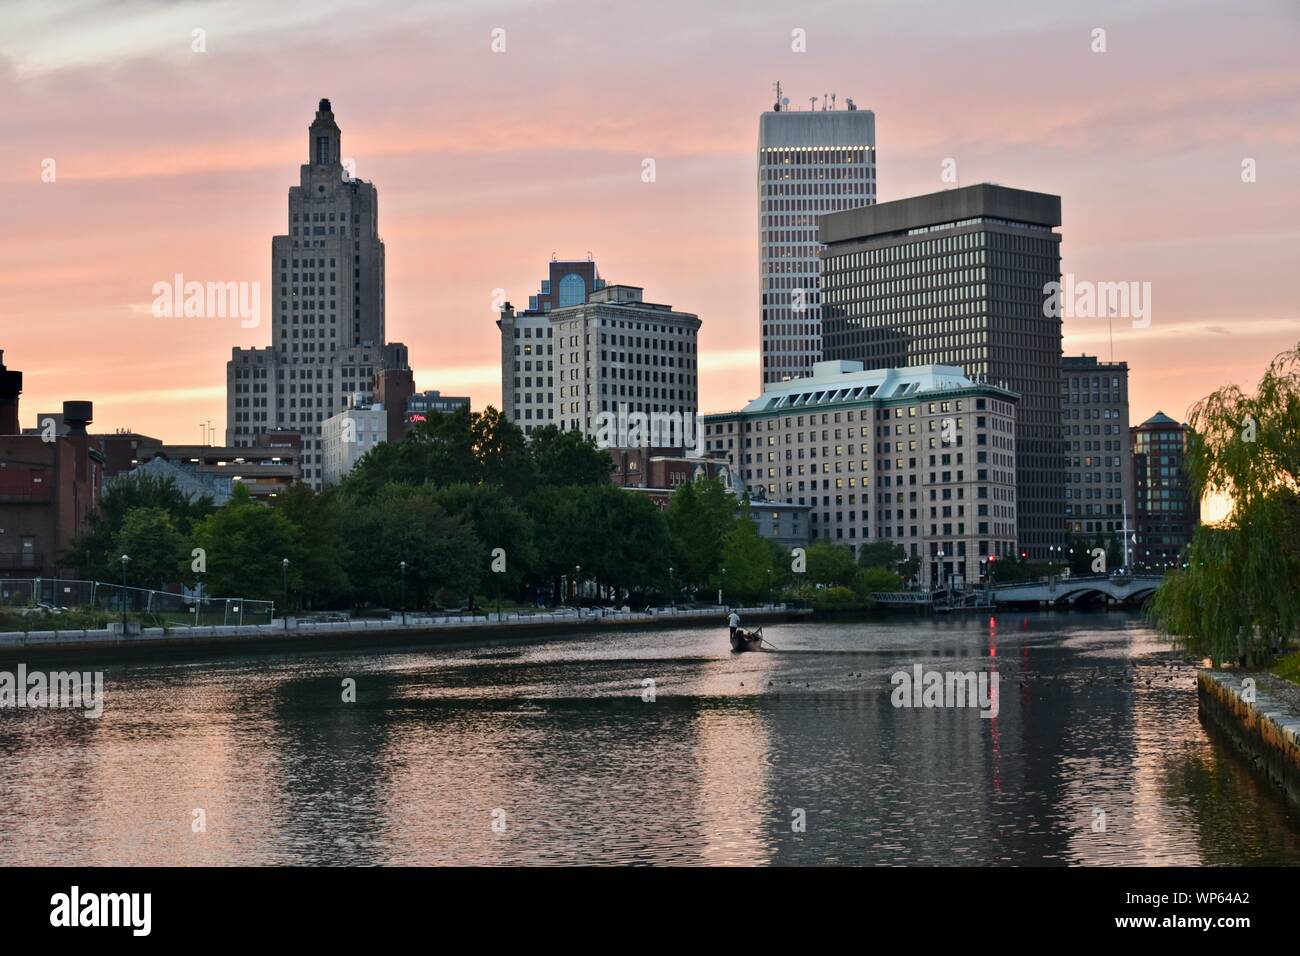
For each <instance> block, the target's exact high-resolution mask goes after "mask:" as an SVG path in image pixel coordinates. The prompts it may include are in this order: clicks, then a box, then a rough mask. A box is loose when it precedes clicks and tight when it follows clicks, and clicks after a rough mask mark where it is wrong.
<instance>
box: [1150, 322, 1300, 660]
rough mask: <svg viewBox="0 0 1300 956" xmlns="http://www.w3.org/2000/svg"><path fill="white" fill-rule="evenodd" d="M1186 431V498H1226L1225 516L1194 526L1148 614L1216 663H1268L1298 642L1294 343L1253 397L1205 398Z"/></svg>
mask: <svg viewBox="0 0 1300 956" xmlns="http://www.w3.org/2000/svg"><path fill="white" fill-rule="evenodd" d="M1189 425H1190V426H1191V429H1192V437H1191V440H1190V442H1189V448H1188V454H1187V469H1188V474H1189V477H1190V479H1191V488H1192V494H1194V495H1195V496H1196V497H1197V498H1200V497H1202V496H1204V495H1205V494H1207V493H1210V494H1219V495H1223V496H1224V497H1226V498H1227V499H1228V500H1229V501H1230V502H1231V510H1230V512H1229V514H1228V516H1227V518H1226V519H1225V520H1224V521H1223V522H1222V523H1221V524H1219V525H1217V526H1206V525H1202V526H1201V527H1199V528H1197V529H1196V534H1195V535H1194V537H1193V539H1192V543H1191V547H1190V548H1189V549H1188V553H1187V566H1186V567H1185V568H1184V569H1183V570H1181V571H1178V572H1175V573H1174V574H1171V575H1168V576H1167V577H1166V578H1165V581H1164V583H1163V584H1162V585H1161V587H1160V589H1159V590H1158V591H1157V592H1156V596H1155V600H1154V601H1153V603H1152V617H1153V619H1154V621H1155V622H1156V624H1157V625H1158V626H1159V627H1160V628H1161V630H1163V631H1165V632H1166V633H1169V634H1171V635H1173V636H1174V637H1175V638H1176V639H1178V641H1179V642H1180V643H1182V644H1183V645H1184V646H1185V647H1187V649H1188V650H1190V651H1192V652H1194V653H1196V654H1202V655H1205V656H1208V657H1211V658H1213V660H1214V662H1215V663H1216V664H1217V663H1220V662H1222V661H1224V660H1226V659H1229V658H1238V659H1245V660H1248V661H1251V662H1261V661H1267V660H1268V659H1269V658H1270V657H1271V656H1272V655H1273V654H1275V653H1276V652H1277V651H1278V650H1280V649H1282V648H1283V647H1285V646H1286V645H1288V644H1289V643H1292V642H1294V641H1295V640H1296V639H1297V637H1298V636H1300V345H1297V347H1296V349H1294V350H1292V351H1290V352H1283V353H1282V354H1280V355H1278V356H1277V357H1276V358H1275V359H1273V361H1272V362H1271V363H1269V366H1268V370H1267V371H1266V372H1265V373H1264V376H1263V378H1261V379H1260V382H1259V387H1258V388H1257V389H1256V391H1255V394H1253V395H1248V394H1246V393H1245V392H1243V391H1242V390H1241V389H1240V388H1238V387H1237V386H1235V385H1229V386H1227V387H1225V388H1221V389H1219V390H1218V391H1216V392H1214V393H1213V394H1212V395H1208V396H1206V397H1205V398H1203V399H1202V400H1201V401H1200V402H1198V403H1197V404H1196V405H1195V406H1194V407H1193V409H1192V412H1191V416H1190V419H1189Z"/></svg>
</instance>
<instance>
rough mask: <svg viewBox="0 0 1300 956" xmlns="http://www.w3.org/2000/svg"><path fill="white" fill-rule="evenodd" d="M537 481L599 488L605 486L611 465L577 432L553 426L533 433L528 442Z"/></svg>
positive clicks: (589, 441) (535, 430)
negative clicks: (601, 485)
mask: <svg viewBox="0 0 1300 956" xmlns="http://www.w3.org/2000/svg"><path fill="white" fill-rule="evenodd" d="M528 452H529V454H530V456H531V457H532V461H533V470H534V473H535V474H536V475H537V480H538V481H539V482H541V483H542V484H547V485H600V484H606V483H608V482H609V477H610V472H612V471H613V470H614V462H613V461H612V460H611V459H610V457H609V452H607V451H604V450H603V449H600V448H597V447H596V443H595V441H594V440H592V439H590V438H588V437H586V436H585V435H583V434H582V433H581V432H576V431H560V430H559V429H558V428H556V427H555V426H554V425H546V426H544V427H542V428H536V429H534V430H533V433H532V436H531V437H530V438H529V441H528Z"/></svg>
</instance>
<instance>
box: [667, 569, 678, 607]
mask: <svg viewBox="0 0 1300 956" xmlns="http://www.w3.org/2000/svg"><path fill="white" fill-rule="evenodd" d="M668 600H669V603H670V604H671V605H672V606H673V607H676V606H677V588H676V587H674V582H673V566H672V565H671V564H670V565H668Z"/></svg>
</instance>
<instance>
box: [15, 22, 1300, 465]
mask: <svg viewBox="0 0 1300 956" xmlns="http://www.w3.org/2000/svg"><path fill="white" fill-rule="evenodd" d="M0 18H3V19H2V24H3V25H2V27H0V130H3V134H0V210H2V211H3V212H2V213H0V215H3V224H4V228H3V229H0V348H3V349H4V350H5V361H6V363H7V364H8V365H9V366H10V367H11V368H17V369H21V370H22V371H23V372H24V373H25V378H26V382H25V392H24V395H23V400H22V412H21V414H22V421H23V424H24V425H31V424H33V423H34V420H35V416H36V415H37V413H38V412H43V411H49V410H57V409H58V408H59V407H60V403H61V402H62V401H63V400H65V399H74V398H75V399H88V400H92V401H93V402H94V403H95V411H96V422H97V424H96V430H105V431H108V430H112V429H116V428H125V427H130V428H133V429H135V430H137V431H141V432H144V433H146V434H151V435H155V436H157V437H160V438H163V439H166V440H170V441H193V440H196V439H197V437H198V435H199V423H200V422H201V421H203V420H206V419H212V420H213V422H214V423H215V424H216V425H217V427H218V429H224V426H225V363H226V360H227V359H228V358H229V356H230V349H231V347H232V346H254V345H256V346H262V345H267V344H269V343H270V336H271V329H270V314H271V307H270V288H271V284H270V257H271V236H272V235H274V234H277V233H283V232H285V231H286V227H287V224H286V210H287V199H286V191H287V189H288V188H289V186H290V185H293V184H294V183H296V182H297V178H298V166H299V164H301V163H302V162H303V161H304V159H305V157H306V149H307V137H306V127H307V125H308V124H309V123H310V121H311V119H312V116H313V113H314V111H315V108H316V103H317V101H318V100H319V99H320V98H322V97H328V98H330V100H331V101H332V103H333V108H334V112H335V115H336V118H337V120H338V123H339V125H340V127H341V128H342V130H343V155H344V156H345V157H352V158H354V159H355V161H356V173H357V175H358V176H360V177H361V178H363V179H366V180H370V181H372V182H374V183H375V185H376V186H377V188H378V190H379V196H380V227H381V234H382V236H383V238H384V241H385V244H386V248H387V282H388V284H387V301H388V310H387V327H388V337H389V339H390V340H396V341H402V342H405V343H406V344H407V345H408V346H409V347H410V354H411V360H412V364H413V365H414V366H415V369H416V382H417V385H418V386H419V387H421V388H438V389H441V390H442V391H443V392H445V393H450V394H469V395H471V396H472V398H473V402H474V406H475V407H476V408H481V407H483V406H485V405H488V404H495V403H497V402H499V400H500V371H499V366H498V360H497V356H498V351H497V349H498V339H497V335H498V333H497V329H496V326H495V324H494V320H495V309H494V305H493V294H494V290H495V289H498V288H500V289H504V290H505V295H506V297H507V298H509V299H510V300H511V301H513V302H514V303H516V305H523V304H526V303H527V299H528V295H529V294H530V293H532V292H535V291H536V288H537V284H538V280H539V279H541V278H542V277H543V276H544V275H545V273H546V263H547V261H548V260H549V259H550V257H551V255H552V253H555V254H557V255H558V256H559V257H561V258H585V257H586V255H587V254H588V252H590V253H591V255H592V256H593V257H594V258H595V260H596V262H597V263H598V265H599V268H600V270H601V274H602V275H603V276H604V277H605V278H606V279H608V280H611V281H618V282H625V283H629V284H633V285H640V286H643V287H644V288H645V290H646V297H647V298H648V299H650V300H652V301H656V302H666V303H671V304H672V305H674V306H675V307H677V308H679V309H682V310H685V311H690V312H694V313H697V314H698V315H699V316H700V318H701V319H702V320H703V323H704V325H703V329H702V330H701V336H700V341H701V356H700V382H701V405H702V407H703V410H705V411H718V410H723V409H727V408H731V407H735V406H737V405H739V404H741V403H744V402H746V401H748V400H749V399H750V398H752V397H753V396H754V394H755V393H756V391H757V389H758V382H759V373H758V238H757V213H756V209H755V157H754V146H755V139H756V135H757V124H758V114H759V113H760V112H761V111H763V110H765V109H768V108H770V104H771V102H772V100H773V95H772V83H773V82H774V81H776V80H780V81H781V82H782V84H783V87H784V89H785V90H786V92H787V94H788V95H789V96H790V98H791V100H792V103H793V104H794V105H796V106H802V107H804V108H807V104H808V97H810V96H820V95H821V94H823V93H829V92H831V91H834V92H836V93H837V94H838V98H839V102H840V104H843V101H844V98H845V97H846V96H852V97H853V98H854V99H855V100H856V102H857V103H858V105H859V107H860V108H862V109H871V110H874V111H875V114H876V129H877V149H878V161H879V199H880V201H882V202H884V201H889V200H892V199H899V198H903V197H906V196H910V195H916V194H920V193H926V192H933V191H935V190H938V189H942V188H946V187H947V186H948V185H949V184H946V183H944V182H943V181H942V180H941V178H940V175H941V172H942V169H943V164H944V161H945V160H946V159H949V158H951V159H954V160H956V163H957V171H958V174H959V177H960V182H961V183H962V184H963V185H965V184H971V183H975V182H980V181H994V182H999V183H1002V184H1004V185H1008V186H1017V187H1022V188H1026V189H1034V190H1042V191H1046V192H1052V193H1058V194H1060V195H1061V196H1062V205H1063V213H1064V216H1063V218H1064V225H1063V227H1062V230H1061V231H1062V234H1063V236H1064V241H1063V244H1062V250H1063V263H1062V269H1063V271H1064V272H1069V273H1073V274H1074V275H1075V276H1076V277H1077V278H1079V279H1085V280H1095V281H1139V282H1150V283H1151V288H1152V313H1153V315H1152V323H1151V325H1150V327H1149V328H1142V329H1138V328H1133V327H1132V326H1131V325H1130V324H1129V323H1128V322H1126V321H1118V322H1116V323H1115V326H1114V357H1115V358H1116V359H1122V360H1125V361H1127V362H1128V363H1129V364H1130V367H1131V368H1132V389H1131V391H1132V408H1131V414H1132V419H1133V422H1134V423H1136V422H1140V421H1142V420H1143V419H1145V418H1147V417H1148V416H1150V415H1151V414H1153V413H1154V412H1155V411H1156V410H1157V409H1162V410H1164V411H1165V412H1166V413H1168V414H1170V415H1172V416H1174V417H1176V418H1182V417H1185V415H1186V412H1187V410H1188V407H1189V406H1190V405H1191V404H1192V403H1193V402H1194V401H1195V400H1196V399H1197V398H1199V397H1200V396H1202V395H1203V394H1205V393H1206V392H1208V391H1210V390H1212V389H1213V388H1215V387H1217V386H1219V385H1221V384H1226V383H1228V382H1237V383H1239V384H1242V385H1245V386H1252V385H1253V383H1254V382H1255V380H1256V379H1257V378H1258V375H1259V373H1260V371H1261V370H1262V369H1263V367H1264V365H1265V364H1266V363H1267V361H1268V359H1269V358H1270V357H1272V356H1273V355H1274V354H1275V353H1277V352H1279V351H1281V350H1282V349H1285V348H1288V347H1291V346H1294V345H1295V344H1296V342H1297V340H1300V307H1297V305H1296V298H1295V294H1294V290H1293V289H1292V288H1291V286H1290V281H1291V279H1292V276H1293V275H1294V274H1295V271H1296V268H1297V265H1298V264H1300V255H1298V253H1300V55H1297V54H1298V53H1300V5H1298V4H1296V3H1294V2H1289V0H1243V2H1237V3H1232V4H1224V3H1222V2H1221V0H1214V2H1197V0H1183V2H1160V0H1150V2H1142V3H1136V2H1132V0H1123V2H1112V0H1093V2H1089V3H1078V4H1063V3H1040V2H1023V3H1013V2H990V0H985V2H981V3H968V2H966V0H952V2H943V3H923V2H917V0H905V2H904V0H899V2H875V0H872V2H864V0H849V2H814V3H798V2H781V3H767V2H756V0H745V2H735V3H699V2H691V3H686V2H677V0H664V2H656V3H644V4H643V3H608V2H605V3H590V2H589V3H582V2H546V3H509V2H474V3H467V2H462V3H438V2H426V3H419V4H415V3H411V4H405V3H393V2H383V3H379V2H375V3H342V2H329V0H317V2H311V3H301V2H289V3H266V2H246V0H226V2H221V3H185V2H169V3H161V2H157V3H155V2H94V0H78V2H71V0H55V2H45V3H17V4H8V5H6V6H5V7H4V9H3V11H2V12H0ZM498 28H499V29H502V30H504V31H505V34H504V35H505V43H506V49H505V52H501V53H497V52H493V50H492V35H493V30H494V29H498ZM1098 28H1100V29H1103V30H1105V42H1106V50H1105V52H1104V53H1096V52H1093V49H1092V47H1093V45H1094V40H1093V31H1094V30H1095V29H1098ZM196 29H201V30H203V31H205V32H204V39H205V43H206V51H205V52H194V51H193V49H192V45H193V42H194V40H193V36H194V33H193V31H194V30H196ZM796 29H800V30H803V31H805V33H806V37H807V40H806V44H807V50H806V52H803V53H798V52H794V51H792V49H791V34H792V31H794V30H796ZM645 158H653V159H654V160H655V163H656V168H657V180H656V181H655V182H653V183H645V182H643V181H642V178H641V170H642V160H643V159H645ZM48 159H53V160H54V162H55V166H54V168H55V172H56V175H55V180H54V181H53V182H45V181H43V178H42V172H43V170H44V169H45V168H46V165H45V161H46V160H48ZM1247 159H1251V160H1254V163H1255V168H1256V170H1257V181H1255V182H1250V183H1247V182H1243V179H1242V164H1243V161H1244V160H1247ZM176 273H182V274H183V275H184V276H185V278H186V279H188V280H197V281H201V282H206V281H220V282H260V283H261V286H262V300H263V301H262V315H263V320H262V325H261V326H260V327H258V328H254V329H247V328H241V327H240V323H239V321H238V320H237V319H224V320H223V319H160V318H155V317H154V316H153V315H152V314H151V313H150V303H151V301H152V299H153V294H152V291H151V290H152V287H153V284H154V283H156V282H159V281H170V280H171V277H172V276H173V275H174V274H176ZM1065 333H1066V340H1065V351H1066V353H1067V354H1078V353H1081V352H1087V353H1090V354H1100V355H1102V356H1103V357H1105V356H1107V355H1108V354H1109V350H1110V345H1109V341H1108V334H1107V328H1106V323H1105V322H1104V321H1100V322H1099V321H1097V320H1067V322H1066V325H1065ZM220 434H221V431H219V432H218V435H220Z"/></svg>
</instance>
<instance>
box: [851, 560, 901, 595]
mask: <svg viewBox="0 0 1300 956" xmlns="http://www.w3.org/2000/svg"><path fill="white" fill-rule="evenodd" d="M902 589H903V579H902V578H900V577H899V576H898V574H897V573H896V572H894V571H891V570H890V569H889V568H884V567H878V566H877V567H869V568H859V569H858V573H857V575H856V576H855V577H854V580H853V590H854V591H856V592H857V593H858V594H859V595H861V596H863V597H867V596H869V595H871V594H872V593H873V592H876V591H901V590H902Z"/></svg>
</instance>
